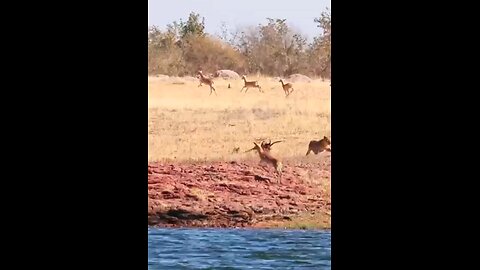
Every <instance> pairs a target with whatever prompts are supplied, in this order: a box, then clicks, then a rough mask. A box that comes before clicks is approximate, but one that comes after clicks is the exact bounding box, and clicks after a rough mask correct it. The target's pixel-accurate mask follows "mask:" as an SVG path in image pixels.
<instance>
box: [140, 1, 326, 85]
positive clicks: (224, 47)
mask: <svg viewBox="0 0 480 270" xmlns="http://www.w3.org/2000/svg"><path fill="white" fill-rule="evenodd" d="M330 18H331V16H330V11H329V10H328V9H327V10H326V11H324V12H322V13H321V14H320V16H319V17H318V18H315V20H314V21H313V22H312V23H316V24H317V26H318V27H319V28H320V29H321V30H322V31H321V32H322V33H321V34H320V35H319V36H317V37H315V38H314V39H313V42H311V43H308V42H307V39H306V37H304V36H303V35H301V34H300V33H296V32H295V31H294V30H293V29H291V28H290V27H288V25H287V23H286V20H285V19H271V18H267V20H268V23H266V24H264V25H258V26H251V27H244V28H242V29H238V30H236V31H234V32H230V33H229V32H228V30H227V29H226V26H225V25H223V26H222V29H221V31H222V33H221V34H220V35H217V36H212V35H209V34H207V33H205V31H204V30H205V18H201V17H200V15H199V14H196V13H193V12H192V13H191V14H190V16H189V17H188V19H187V21H186V22H184V21H183V20H180V22H176V21H175V22H173V23H171V24H169V25H167V27H166V30H164V31H161V30H160V29H159V28H158V27H156V26H153V27H149V28H148V72H149V74H151V75H153V74H166V75H171V76H184V75H193V74H195V73H196V71H198V70H199V69H201V70H203V71H204V73H205V74H208V73H213V72H215V71H216V70H219V69H230V70H234V71H236V72H237V73H239V74H252V73H260V74H262V75H268V76H287V75H290V74H295V73H301V74H305V75H308V76H313V77H322V78H328V79H329V78H330V47H331V45H330V44H331V43H330V40H331V38H330V34H331V19H330Z"/></svg>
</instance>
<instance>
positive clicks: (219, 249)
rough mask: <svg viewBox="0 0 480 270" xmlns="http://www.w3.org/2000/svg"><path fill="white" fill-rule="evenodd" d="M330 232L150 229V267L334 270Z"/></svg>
mask: <svg viewBox="0 0 480 270" xmlns="http://www.w3.org/2000/svg"><path fill="white" fill-rule="evenodd" d="M330 243H331V238H330V232H329V231H301V230H257V229H256V230H253V229H156V228H155V229H153V228H149V229H148V269H331V265H330V260H331V245H330Z"/></svg>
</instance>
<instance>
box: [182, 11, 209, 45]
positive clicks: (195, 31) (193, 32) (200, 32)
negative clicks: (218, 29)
mask: <svg viewBox="0 0 480 270" xmlns="http://www.w3.org/2000/svg"><path fill="white" fill-rule="evenodd" d="M204 31H205V18H202V21H200V14H197V13H195V12H192V13H190V15H189V16H188V20H187V22H183V21H182V20H180V35H181V38H182V39H185V38H187V37H200V36H205V32H204Z"/></svg>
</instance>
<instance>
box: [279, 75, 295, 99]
mask: <svg viewBox="0 0 480 270" xmlns="http://www.w3.org/2000/svg"><path fill="white" fill-rule="evenodd" d="M279 82H281V83H282V88H283V91H284V92H285V96H286V97H288V95H290V93H292V92H293V85H292V84H291V83H287V84H284V83H283V80H282V79H280V80H279ZM290 89H292V90H290Z"/></svg>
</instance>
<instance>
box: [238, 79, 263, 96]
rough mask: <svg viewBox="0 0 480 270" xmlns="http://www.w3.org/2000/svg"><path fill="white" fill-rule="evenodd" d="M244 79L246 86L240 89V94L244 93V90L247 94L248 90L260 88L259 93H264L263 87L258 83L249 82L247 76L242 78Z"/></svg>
mask: <svg viewBox="0 0 480 270" xmlns="http://www.w3.org/2000/svg"><path fill="white" fill-rule="evenodd" d="M242 79H243V82H244V83H245V84H244V86H243V87H242V89H240V93H241V92H242V91H243V89H244V88H246V89H245V93H247V91H248V88H250V87H251V88H258V91H260V92H262V93H263V90H262V87H261V86H260V85H259V84H258V81H251V82H247V77H246V76H245V75H243V76H242Z"/></svg>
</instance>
